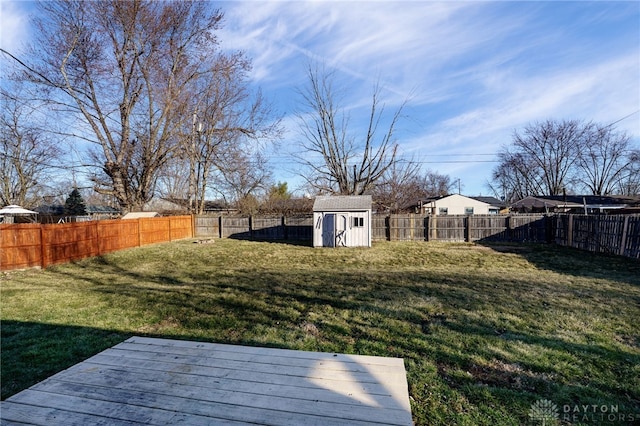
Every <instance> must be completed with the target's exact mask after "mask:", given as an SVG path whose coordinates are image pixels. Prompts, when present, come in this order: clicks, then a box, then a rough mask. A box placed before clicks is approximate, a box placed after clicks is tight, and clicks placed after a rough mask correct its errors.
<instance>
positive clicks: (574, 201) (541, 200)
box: [511, 195, 640, 209]
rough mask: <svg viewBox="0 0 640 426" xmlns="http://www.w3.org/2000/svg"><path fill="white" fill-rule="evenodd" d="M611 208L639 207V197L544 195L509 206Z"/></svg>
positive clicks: (517, 207) (528, 198) (531, 197)
mask: <svg viewBox="0 0 640 426" xmlns="http://www.w3.org/2000/svg"><path fill="white" fill-rule="evenodd" d="M585 204H586V205H587V207H591V208H593V207H607V206H609V207H613V206H617V207H619V208H622V207H627V206H640V197H632V196H621V195H546V196H543V197H533V196H529V197H526V198H523V199H522V200H519V201H516V202H515V203H513V204H511V207H512V208H514V209H520V208H532V207H533V208H545V207H564V208H577V207H584V205H585Z"/></svg>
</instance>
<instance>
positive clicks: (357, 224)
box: [349, 212, 369, 247]
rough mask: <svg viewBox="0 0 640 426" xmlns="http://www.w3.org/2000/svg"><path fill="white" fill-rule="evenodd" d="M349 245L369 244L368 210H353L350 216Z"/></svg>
mask: <svg viewBox="0 0 640 426" xmlns="http://www.w3.org/2000/svg"><path fill="white" fill-rule="evenodd" d="M349 228H350V229H349V246H350V247H367V246H368V245H369V223H368V222H367V213H366V212H352V213H351V217H349Z"/></svg>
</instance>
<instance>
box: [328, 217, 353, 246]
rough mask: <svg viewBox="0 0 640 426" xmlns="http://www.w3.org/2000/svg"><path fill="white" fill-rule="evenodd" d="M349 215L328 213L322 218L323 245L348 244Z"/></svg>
mask: <svg viewBox="0 0 640 426" xmlns="http://www.w3.org/2000/svg"><path fill="white" fill-rule="evenodd" d="M347 229H348V226H347V215H345V214H335V213H327V214H325V215H324V219H323V220H322V246H323V247H346V246H347Z"/></svg>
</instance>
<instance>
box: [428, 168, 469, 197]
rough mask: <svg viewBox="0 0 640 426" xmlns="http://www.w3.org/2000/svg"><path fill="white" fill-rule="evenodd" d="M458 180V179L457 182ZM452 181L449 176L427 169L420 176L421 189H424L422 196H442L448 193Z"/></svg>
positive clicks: (452, 183)
mask: <svg viewBox="0 0 640 426" xmlns="http://www.w3.org/2000/svg"><path fill="white" fill-rule="evenodd" d="M459 183H460V182H459V181H458V184H459ZM453 185H454V182H453V181H451V176H449V175H443V174H440V173H438V172H435V171H432V170H427V172H426V173H425V174H424V176H423V177H422V184H421V187H422V190H423V191H424V197H425V198H428V197H443V196H445V195H448V194H449V193H450V191H451V188H452V187H453Z"/></svg>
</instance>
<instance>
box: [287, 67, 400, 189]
mask: <svg viewBox="0 0 640 426" xmlns="http://www.w3.org/2000/svg"><path fill="white" fill-rule="evenodd" d="M307 77H308V87H307V88H306V89H303V90H300V92H299V93H300V96H301V99H302V105H303V108H302V110H301V111H300V112H299V113H298V117H299V120H300V128H301V133H302V135H301V136H302V138H303V139H304V141H303V142H302V143H301V147H302V149H303V150H304V153H303V154H302V155H299V156H298V161H299V162H300V163H301V164H302V165H303V166H304V167H305V169H307V172H306V173H305V174H304V175H303V177H304V178H305V179H306V180H307V183H308V184H309V185H310V186H311V187H313V188H315V189H316V190H318V191H320V192H327V193H338V194H356V195H360V194H364V193H366V192H368V191H370V190H371V189H372V187H373V185H374V184H375V183H376V182H377V181H378V180H380V179H381V178H382V177H383V175H384V173H385V172H386V171H387V170H388V169H389V168H390V167H391V166H392V165H393V163H394V162H395V159H396V153H397V148H398V146H397V144H396V142H395V140H394V131H395V128H396V125H397V123H398V121H399V119H400V115H401V112H402V109H403V106H404V104H403V105H402V106H401V107H400V108H398V109H397V110H396V111H395V112H394V113H393V115H392V117H391V119H390V120H389V124H388V127H387V129H386V131H384V133H382V134H381V131H380V129H379V126H380V125H381V121H382V118H383V115H384V105H383V104H381V103H380V88H379V87H377V86H376V87H375V88H374V91H373V96H372V102H371V109H370V111H369V117H368V125H367V129H366V132H365V134H364V136H363V137H360V138H357V137H355V136H353V135H351V134H350V133H349V119H348V115H347V114H346V113H345V112H344V110H343V108H342V106H341V105H340V99H339V97H338V93H337V91H336V90H335V88H334V81H333V79H334V75H333V74H332V73H326V72H325V71H324V69H322V70H320V69H318V67H315V68H314V67H313V66H312V65H309V67H308V68H307Z"/></svg>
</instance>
